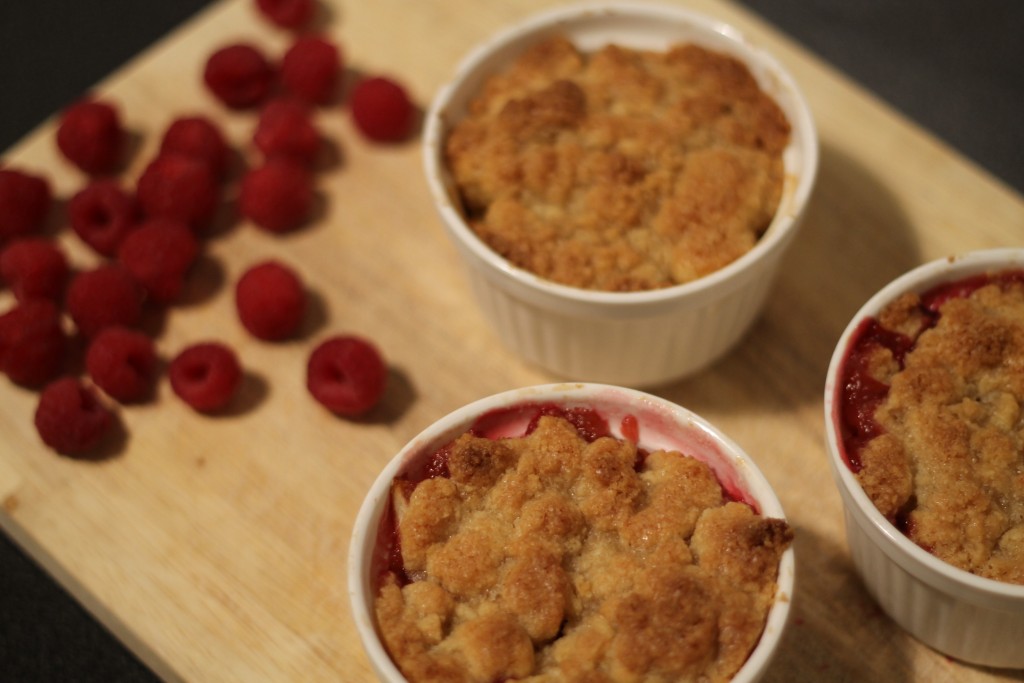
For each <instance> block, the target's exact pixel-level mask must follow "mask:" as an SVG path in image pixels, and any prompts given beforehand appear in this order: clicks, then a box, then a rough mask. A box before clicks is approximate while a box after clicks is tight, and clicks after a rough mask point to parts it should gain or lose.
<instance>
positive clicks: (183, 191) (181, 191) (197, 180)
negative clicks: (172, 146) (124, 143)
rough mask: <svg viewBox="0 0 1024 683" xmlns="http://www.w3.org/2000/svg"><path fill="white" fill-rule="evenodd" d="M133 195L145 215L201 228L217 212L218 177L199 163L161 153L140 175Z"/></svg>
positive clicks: (218, 195)
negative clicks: (170, 219) (171, 219)
mask: <svg viewBox="0 0 1024 683" xmlns="http://www.w3.org/2000/svg"><path fill="white" fill-rule="evenodd" d="M136 196H137V197H138V201H139V206H141V207H142V211H143V212H144V213H145V214H146V215H147V216H149V217H151V218H153V217H157V216H162V217H165V218H173V219H175V220H178V221H181V222H183V223H186V224H187V225H189V227H191V228H193V229H200V228H203V227H205V226H206V225H207V224H208V223H209V222H210V220H211V219H212V218H213V214H214V213H215V212H216V210H217V202H218V200H219V199H220V188H219V186H218V183H217V178H216V177H215V176H214V175H213V172H212V171H211V170H210V169H209V167H207V165H206V164H205V163H203V162H202V161H198V160H196V159H193V158H190V157H187V156H182V155H181V154H163V155H160V156H159V157H157V158H156V159H154V160H153V161H152V162H150V164H149V165H148V166H147V167H146V170H144V171H143V172H142V175H141V176H140V177H139V183H138V187H137V189H136Z"/></svg>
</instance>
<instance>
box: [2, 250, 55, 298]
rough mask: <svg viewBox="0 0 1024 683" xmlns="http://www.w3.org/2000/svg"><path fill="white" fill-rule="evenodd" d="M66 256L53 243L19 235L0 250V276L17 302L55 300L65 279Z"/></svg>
mask: <svg viewBox="0 0 1024 683" xmlns="http://www.w3.org/2000/svg"><path fill="white" fill-rule="evenodd" d="M68 273H69V269H68V259H67V257H66V256H65V255H64V252H63V251H61V249H60V247H58V246H57V243H56V242H53V241H52V240H48V239H46V238H43V237H22V238H21V239H18V240H14V241H13V242H11V243H10V244H8V245H7V246H6V247H5V248H4V250H3V251H2V252H0V277H2V278H3V280H4V281H5V282H7V284H8V285H9V286H10V288H11V291H12V292H13V293H14V298H15V299H17V300H18V301H27V300H29V299H50V300H51V301H59V300H60V299H61V296H62V295H63V294H64V285H66V284H67V281H68Z"/></svg>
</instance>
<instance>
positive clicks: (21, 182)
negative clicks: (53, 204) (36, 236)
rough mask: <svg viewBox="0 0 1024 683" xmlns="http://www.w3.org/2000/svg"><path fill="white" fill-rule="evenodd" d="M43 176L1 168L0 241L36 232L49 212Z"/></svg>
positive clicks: (50, 197) (48, 187) (46, 186)
mask: <svg viewBox="0 0 1024 683" xmlns="http://www.w3.org/2000/svg"><path fill="white" fill-rule="evenodd" d="M51 199H52V196H51V194H50V183H49V182H47V180H46V178H43V177H41V176H35V175H32V174H31V173H25V172H24V171H18V170H15V169H13V168H0V243H2V242H4V241H5V240H9V239H13V238H15V237H21V236H22V235H28V234H30V233H34V232H38V231H39V229H40V228H42V226H43V221H44V220H46V214H47V213H49V211H50V201H51Z"/></svg>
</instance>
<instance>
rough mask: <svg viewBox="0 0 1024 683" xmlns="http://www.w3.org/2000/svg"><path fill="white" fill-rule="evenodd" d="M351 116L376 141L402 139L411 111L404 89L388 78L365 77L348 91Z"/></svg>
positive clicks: (408, 126) (405, 132)
mask: <svg viewBox="0 0 1024 683" xmlns="http://www.w3.org/2000/svg"><path fill="white" fill-rule="evenodd" d="M351 106H352V117H353V119H354V120H355V123H356V127H357V128H358V129H359V131H360V132H361V133H362V134H363V135H365V136H366V137H367V138H369V139H370V140H373V141H376V142H398V141H400V140H404V139H405V138H406V137H407V136H408V135H409V133H410V132H411V130H412V124H413V117H414V116H415V113H416V112H415V110H414V107H413V104H412V101H411V100H410V99H409V96H408V95H407V94H406V92H405V89H404V88H403V87H402V86H401V85H399V84H398V83H396V82H395V81H393V80H391V79H388V78H381V77H377V78H367V79H365V80H362V81H360V82H359V83H358V84H356V87H355V88H354V89H353V90H352V102H351Z"/></svg>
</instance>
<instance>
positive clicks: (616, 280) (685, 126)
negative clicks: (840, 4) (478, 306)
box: [445, 36, 790, 291]
mask: <svg viewBox="0 0 1024 683" xmlns="http://www.w3.org/2000/svg"><path fill="white" fill-rule="evenodd" d="M789 135H790V125H789V122H788V121H787V120H786V117H785V115H784V114H783V112H782V110H781V109H780V108H779V107H778V105H777V104H776V102H775V101H774V100H772V99H771V98H770V97H769V96H768V95H767V94H765V93H764V92H763V91H761V90H760V88H759V87H758V85H757V82H756V81H755V79H754V78H753V76H752V75H751V74H750V72H749V70H748V69H747V67H746V66H745V65H744V64H742V63H741V62H739V61H738V60H736V59H734V58H732V57H729V56H726V55H723V54H719V53H716V52H712V51H709V50H706V49H704V48H701V47H698V46H696V45H677V46H674V47H672V48H671V49H669V50H668V51H667V52H664V53H662V52H652V51H639V50H631V49H627V48H623V47H620V46H617V45H608V46H607V47H605V48H603V49H601V50H599V51H597V52H595V53H593V54H584V53H581V52H580V51H579V50H577V49H576V48H575V47H574V46H573V45H572V43H571V42H569V40H568V39H566V38H565V37H563V36H556V37H554V38H552V39H549V40H547V41H545V42H542V43H540V44H538V45H535V46H533V47H532V48H530V49H528V50H527V51H526V53H525V54H523V55H522V56H521V58H520V59H519V60H518V61H517V62H516V63H515V64H514V65H513V66H512V67H511V68H510V70H509V71H507V72H505V73H502V74H498V75H495V76H493V77H492V78H491V79H490V80H489V81H488V82H487V83H486V84H485V86H484V87H483V89H482V91H481V93H480V95H479V97H478V98H477V99H476V100H475V101H473V102H472V103H471V105H470V107H469V111H468V113H467V116H466V117H465V118H464V119H463V120H462V121H459V122H458V123H457V124H456V125H455V126H454V127H453V129H452V131H451V133H450V135H449V137H448V140H447V142H446V148H445V153H446V160H447V163H448V166H449V168H450V170H451V172H452V175H453V178H454V180H455V184H456V186H457V187H458V191H459V194H460V199H461V201H462V204H463V209H464V211H465V214H466V218H467V220H468V222H469V224H470V227H471V228H472V229H473V230H474V231H475V232H476V233H477V234H478V235H479V237H480V238H481V239H482V240H484V242H486V243H487V244H488V245H490V247H491V248H492V249H494V250H495V251H496V252H498V253H499V254H500V255H501V256H503V257H505V258H506V259H508V260H509V261H511V262H512V263H514V264H515V265H517V266H519V267H521V268H524V269H527V270H530V271H532V272H534V273H536V274H538V275H540V276H542V277H545V278H547V279H550V280H553V281H556V282H559V283H562V284H567V285H571V286H576V287H581V288H588V289H598V290H608V291H636V290H646V289H656V288H661V287H667V286H671V285H675V284H681V283H685V282H689V281H691V280H694V279H696V278H699V277H701V276H703V275H707V274H708V273H711V272H713V271H715V270H718V269H719V268H722V267H723V266H725V265H727V264H729V263H731V262H732V261H734V260H735V259H737V258H739V257H740V256H741V255H743V254H744V253H746V252H747V251H749V250H750V249H751V248H752V247H753V246H754V244H755V243H756V242H757V240H758V238H759V237H760V236H761V234H762V233H763V232H764V231H765V230H766V229H767V227H768V225H769V224H770V223H771V220H772V218H773V216H774V214H775V211H776V208H777V207H778V204H779V201H780V197H781V194H782V186H783V177H784V169H783V163H782V151H783V150H784V149H785V147H786V145H787V144H788V142H789Z"/></svg>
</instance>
